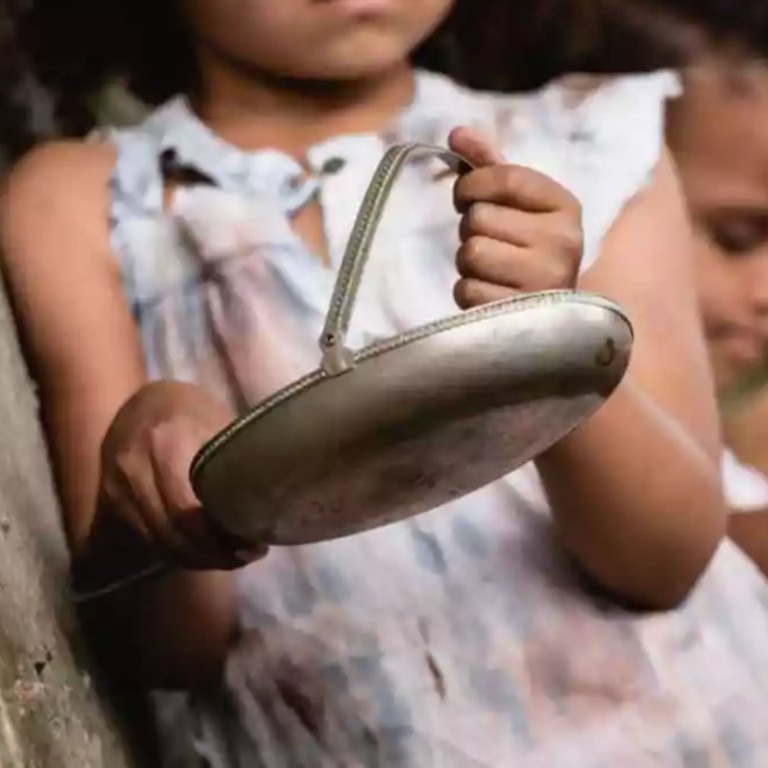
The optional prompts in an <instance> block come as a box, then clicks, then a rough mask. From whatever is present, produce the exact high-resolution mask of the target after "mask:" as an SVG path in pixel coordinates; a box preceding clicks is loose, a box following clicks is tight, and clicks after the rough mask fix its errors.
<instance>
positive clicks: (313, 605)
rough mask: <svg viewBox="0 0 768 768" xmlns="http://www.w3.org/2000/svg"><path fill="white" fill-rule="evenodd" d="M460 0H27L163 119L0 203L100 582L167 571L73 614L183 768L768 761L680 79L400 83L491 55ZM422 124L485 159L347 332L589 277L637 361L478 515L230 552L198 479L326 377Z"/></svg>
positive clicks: (398, 245) (26, 164)
mask: <svg viewBox="0 0 768 768" xmlns="http://www.w3.org/2000/svg"><path fill="white" fill-rule="evenodd" d="M469 5H473V6H474V8H475V9H476V8H477V4H476V3H467V5H466V6H464V5H462V4H461V3H459V4H458V6H457V7H456V8H452V4H451V3H450V2H449V1H448V0H282V1H281V2H279V3H276V2H269V1H268V0H181V1H180V2H178V3H170V2H162V3H157V2H156V0H153V2H151V3H150V2H139V0H125V2H122V1H119V0H112V2H110V3H103V2H100V1H99V2H95V3H93V4H91V2H90V1H89V0H81V2H80V3H78V4H71V5H70V4H67V5H66V6H64V4H62V3H61V2H60V0H55V2H51V3H50V4H48V3H42V4H40V5H39V7H38V11H39V18H38V21H39V22H41V23H42V24H43V25H44V26H45V27H46V28H47V29H48V30H51V31H55V34H54V38H56V39H58V40H59V41H60V43H61V41H65V42H72V41H76V42H77V45H78V54H80V55H81V56H82V58H81V59H80V61H83V62H85V63H87V64H88V66H89V70H88V71H89V72H90V74H89V75H88V79H85V78H84V77H81V76H80V73H79V71H78V68H77V66H76V65H75V64H72V63H71V62H72V61H77V60H73V59H68V58H62V59H59V62H58V65H59V66H61V67H62V68H63V69H62V70H61V71H56V70H55V68H53V67H48V68H46V69H43V70H42V74H43V76H44V77H46V78H47V79H48V80H49V81H50V82H53V83H54V84H58V85H59V86H61V87H62V92H65V94H66V95H69V96H72V95H73V94H76V93H78V92H79V93H85V92H86V91H89V90H92V89H93V88H95V87H97V86H99V85H100V84H101V82H102V81H103V80H104V79H105V78H107V77H108V76H109V77H112V76H115V75H119V76H120V77H122V78H123V79H124V82H126V83H127V84H128V85H129V86H130V87H131V88H132V89H133V90H134V91H136V92H137V93H138V95H139V96H141V97H142V98H145V99H148V100H151V101H154V102H159V101H162V100H165V99H170V101H167V102H166V103H165V104H164V106H161V107H160V108H159V109H158V110H157V111H156V112H155V113H154V114H153V115H152V116H151V117H149V119H148V120H147V121H146V122H145V123H143V124H142V125H140V126H139V127H137V128H136V129H134V130H124V131H115V132H112V133H111V134H110V135H108V136H107V137H105V138H104V140H103V141H101V142H98V141H96V142H90V143H79V142H62V143H56V144H51V145H48V146H44V147H41V148H39V149H38V150H36V151H35V152H34V153H33V154H31V155H30V156H28V157H27V158H26V159H25V160H24V161H23V162H22V163H21V164H20V165H19V166H18V168H17V169H16V170H15V172H14V174H13V177H12V178H11V180H10V183H9V185H8V190H7V193H6V196H5V204H4V222H5V226H4V242H5V266H6V271H7V275H8V278H9V280H10V285H11V288H12V292H13V296H14V300H15V304H16V308H17V311H18V315H19V319H20V323H21V327H22V331H23V335H24V338H25V340H26V343H27V345H28V349H29V354H30V359H31V361H32V364H33V366H34V371H35V374H36V377H37V380H38V382H39V385H40V391H41V396H42V403H43V409H44V416H45V422H46V426H47V429H48V433H49V437H50V444H51V450H52V454H53V458H54V462H55V466H56V470H57V475H58V481H59V487H60V491H61V498H62V501H63V504H64V509H65V520H66V524H67V530H68V533H69V539H70V544H71V548H72V553H73V557H74V570H75V578H76V583H77V586H78V587H79V588H80V589H81V590H83V591H86V592H97V593H98V590H99V587H101V586H103V585H104V584H106V583H111V582H113V581H114V580H115V579H120V578H122V577H125V576H126V575H129V574H134V573H142V572H145V571H147V567H148V566H152V565H153V564H154V563H156V562H159V561H164V562H166V563H168V564H171V565H172V566H173V568H172V569H171V570H169V571H164V572H162V573H161V574H159V575H158V574H155V575H154V576H153V577H147V578H145V579H134V580H125V579H123V586H122V589H119V590H117V591H110V592H108V593H106V594H102V595H100V596H99V597H96V598H94V599H93V600H91V601H89V602H88V603H87V604H86V614H87V619H88V621H89V623H90V625H91V626H92V627H93V628H94V632H95V633H96V635H97V637H98V640H99V642H100V643H101V646H102V648H103V649H104V651H105V652H107V653H108V654H109V656H110V657H111V660H112V663H113V665H114V666H115V667H117V668H120V669H122V670H124V671H125V672H126V673H127V674H126V680H131V681H133V680H136V679H137V678H138V677H139V676H141V677H142V678H143V679H144V680H145V681H146V684H147V685H148V686H149V687H150V688H153V689H155V691H156V694H155V701H156V704H157V711H158V722H159V726H160V730H161V733H162V737H163V747H164V753H165V758H164V759H165V764H166V765H171V766H176V765H182V766H187V765H212V766H216V767H217V768H219V767H222V768H231V767H232V766H246V765H247V766H265V767H267V768H278V767H283V766H285V767H286V768H287V767H288V766H291V768H294V767H298V766H303V767H304V768H317V767H318V766H350V767H351V766H366V768H368V767H370V766H379V767H380V768H389V767H392V768H394V767H395V766H398V767H403V766H409V767H411V766H413V767H414V768H415V767H416V766H418V767H419V768H421V767H422V766H438V765H439V766H450V767H451V768H469V766H489V768H490V767H491V766H493V767H494V768H495V767H496V766H511V765H516V766H525V767H526V768H530V767H532V766H545V767H546V768H561V767H564V766H578V768H609V767H610V768H614V767H615V766H617V765H621V766H638V767H641V766H651V765H653V766H658V765H665V766H673V765H680V766H683V765H696V766H701V765H707V764H709V765H713V766H739V767H740V768H742V767H743V766H750V765H751V766H763V765H765V763H766V760H768V712H766V710H765V707H764V702H765V696H766V693H768V649H766V648H765V644H764V642H762V638H764V637H765V636H766V632H768V621H766V619H765V617H764V615H763V612H762V611H759V610H756V609H755V606H756V605H757V604H758V601H759V600H762V599H765V598H766V593H765V588H764V586H763V584H762V582H761V581H760V580H759V579H758V578H757V576H756V574H755V573H754V572H753V571H752V570H751V569H750V567H749V565H748V564H747V563H746V561H745V560H743V559H742V558H741V557H740V555H739V554H738V553H737V552H736V551H735V550H733V549H732V548H730V547H729V546H727V545H721V539H722V535H723V531H724V514H723V507H722V501H721V498H720V494H719V489H718V481H717V466H716V463H717V456H718V452H719V442H718V434H717V417H716V413H715V408H714V399H713V396H712V385H711V381H710V379H709V376H708V368H707V363H706V357H705V353H704V347H703V343H702V339H701V337H700V335H699V326H698V321H697V314H696V303H695V295H694V290H693V275H692V265H691V262H690V259H689V257H688V255H689V250H690V239H689V232H688V229H687V223H686V219H685V215H684V209H683V205H682V203H681V198H680V194H679V189H678V185H677V182H676V177H675V172H674V170H673V168H672V165H671V163H670V161H669V159H668V157H667V155H666V153H665V152H664V151H663V146H662V145H663V143H662V139H661V133H662V115H663V104H664V101H665V99H666V98H667V96H669V95H671V94H673V93H674V92H675V91H676V89H677V84H676V81H675V79H674V78H673V77H671V76H670V75H667V74H655V75H650V76H643V77H636V78H628V79H619V80H615V81H606V82H597V81H592V80H586V81H584V80H577V81H573V82H570V83H569V84H557V85H554V86H551V87H549V88H547V89H545V90H544V91H542V92H540V93H537V94H534V95H532V96H529V97H524V98H523V97H506V96H501V95H494V94H490V93H480V92H474V91H471V90H467V89H466V88H463V87H461V86H460V85H458V84H457V83H456V82H454V81H452V80H450V79H448V78H447V77H445V76H443V75H438V74H434V73H433V74H430V73H428V72H427V71H424V70H423V69H420V68H418V67H416V68H414V66H413V64H412V62H413V61H415V60H417V61H422V62H424V61H429V62H431V63H432V64H433V65H438V66H440V67H442V68H444V69H445V68H448V67H449V65H450V62H451V60H450V59H449V58H448V57H447V56H448V54H449V53H450V52H451V50H453V51H455V50H459V51H461V50H462V48H463V49H464V50H465V52H466V53H468V54H469V55H477V54H478V53H479V51H480V49H478V47H477V46H476V45H474V44H473V43H474V42H475V41H473V40H472V39H466V38H462V35H463V34H466V33H461V32H459V31H458V27H456V26H454V21H455V18H456V17H454V16H452V13H455V12H459V11H461V12H466V10H467V8H468V6H469ZM487 5H488V8H489V9H491V8H492V7H493V4H491V3H488V4H487ZM484 7H485V6H484ZM475 13H476V10H475ZM115 15H117V16H115ZM107 21H111V22H112V24H113V25H112V26H110V27H109V28H107V27H102V26H100V25H101V24H102V23H106V22H107ZM107 29H109V30H112V31H115V30H117V33H118V34H119V35H120V36H121V39H120V40H119V41H115V40H114V39H108V32H107ZM70 32H71V34H70ZM78 35H79V36H78ZM451 37H453V41H454V42H455V43H456V45H457V46H458V48H457V47H456V46H453V47H451V46H450V45H446V44H447V43H450V41H451ZM43 42H45V38H44V39H43ZM43 50H44V51H46V52H47V51H49V50H51V46H43ZM161 56H162V59H161ZM65 62H70V63H69V64H65ZM96 65H98V66H96ZM67 67H69V68H70V69H69V70H68V69H67ZM73 68H74V69H73ZM65 85H66V89H65V88H63V86H65ZM63 106H66V100H65V102H64V104H63ZM69 113H70V114H73V112H72V110H69ZM467 125H469V127H466V126H467ZM457 126H465V127H460V128H457ZM401 141H426V142H431V143H442V142H449V143H450V145H451V146H452V148H453V149H455V150H457V151H459V152H462V153H464V154H465V155H466V156H467V158H468V159H470V160H471V161H473V163H474V164H476V165H477V170H475V171H473V172H471V173H468V174H466V175H465V176H464V177H463V178H461V179H460V180H458V181H457V182H455V184H454V183H452V182H451V180H450V179H449V178H446V177H445V175H444V174H442V173H439V172H437V169H435V167H434V166H432V165H430V164H426V165H417V166H413V167H411V168H410V169H409V171H408V173H407V174H406V177H405V179H404V180H403V182H402V184H401V185H400V187H399V188H398V190H397V193H396V199H395V200H394V201H393V204H392V210H393V213H392V215H391V217H390V221H389V224H388V225H387V226H386V227H385V230H384V232H382V237H381V238H380V240H379V242H380V245H382V246H384V247H381V248H380V249H379V251H378V253H377V254H375V255H374V258H373V264H372V268H371V270H370V272H369V273H368V275H367V277H366V285H365V287H364V289H363V290H364V301H363V307H362V311H361V312H360V313H359V315H358V316H357V317H356V318H355V327H354V328H353V338H352V340H351V341H352V343H355V344H362V343H364V342H365V341H366V340H368V339H371V338H375V337H380V336H384V335H388V334H390V333H392V332H394V331H395V330H396V329H401V328H404V327H408V326H410V325H413V324H416V323H419V322H424V321H426V320H427V319H431V318H435V317H439V316H441V315H445V314H448V313H450V312H452V311H454V304H453V298H455V300H456V302H457V303H458V304H459V305H460V306H462V307H469V306H474V305H477V304H482V303H484V302H488V301H492V300H494V299H498V298H501V297H504V296H509V295H512V294H515V293H519V292H525V291H532V290H540V289H544V288H556V287H573V286H575V285H578V286H580V287H583V288H585V289H592V290H596V291H601V292H603V293H605V294H608V295H609V296H611V297H613V298H615V299H616V300H618V301H619V302H621V303H622V304H623V305H624V306H625V307H626V308H627V309H628V311H629V312H630V313H631V314H632V317H633V319H634V323H635V328H636V334H637V338H636V352H635V355H634V358H633V362H632V366H631V370H630V372H629V375H628V377H627V379H626V381H625V383H624V384H623V385H622V386H621V388H620V389H619V391H618V392H617V393H616V395H615V396H614V397H613V399H612V400H611V401H610V403H609V404H608V405H607V406H606V407H605V408H604V409H603V410H602V411H601V412H600V413H599V414H598V415H597V416H595V417H594V418H593V419H592V420H591V421H590V422H589V423H588V424H587V425H585V426H584V427H583V428H582V429H580V430H578V431H577V432H575V433H574V434H572V435H571V436H569V437H568V438H567V439H565V440H563V441H562V442H561V443H560V444H559V445H557V446H556V447H555V448H553V449H552V450H550V451H549V452H548V453H547V454H546V455H544V456H542V457H541V458H540V459H539V460H538V461H536V462H535V464H531V465H530V466H528V467H526V468H525V469H524V470H523V471H521V472H519V473H516V474H515V475H514V476H512V477H510V478H508V479H505V480H503V481H501V482H498V483H496V484H494V485H493V486H491V487H489V488H487V489H484V490H482V491H480V492H478V493H476V494H474V495H473V496H471V497H469V498H466V499H462V500H459V501H457V502H455V503H453V504H451V505H449V506H448V507H446V508H444V509H440V510H436V511H434V512H433V513H430V514H427V515H424V516H422V517H421V518H418V519H416V520H413V521H410V522H407V523H402V524H399V525H394V526H390V527H388V528H384V529H381V530H378V531H373V532H371V533H366V534H363V535H360V536H356V537H351V538H348V539H344V540H341V541H335V542H331V543H327V544H320V545H315V546H311V547H302V548H295V549H284V550H275V551H272V552H270V553H265V552H263V551H258V549H257V551H250V552H233V551H230V550H229V549H228V548H227V547H225V546H224V545H223V543H222V542H220V541H219V540H218V539H217V538H216V536H214V535H213V534H212V532H211V531H209V530H207V529H206V526H205V524H204V522H203V518H202V516H201V515H200V510H199V504H198V502H197V500H196V499H195V498H194V495H193V493H192V490H191V488H190V486H189V481H188V479H187V469H188V465H189V462H190V459H191V458H192V456H193V454H194V453H195V451H196V450H197V449H198V448H199V447H200V445H201V443H202V442H203V441H204V440H205V439H206V438H207V437H209V436H210V435H211V434H212V433H213V431H214V430H216V429H217V428H219V427H221V426H222V425H224V424H225V423H226V422H227V421H228V420H229V419H231V418H232V417H233V415H234V412H235V410H237V409H241V408H244V407H245V406H246V405H247V404H249V403H252V402H255V401H257V400H260V399H261V398H263V397H264V396H266V395H267V394H269V393H270V392H272V391H274V390H275V389H276V388H278V387H279V386H281V385H282V384H284V383H287V382H288V381H290V380H291V379H293V378H294V377H295V376H297V375H299V374H300V373H302V372H303V371H306V370H308V369H310V368H311V367H313V366H314V365H315V364H316V360H317V354H316V351H315V347H314V344H315V341H314V340H315V339H316V338H317V336H318V333H319V330H320V324H321V320H322V315H323V312H324V310H325V308H326V305H327V302H328V298H329V291H330V287H331V285H332V282H333V274H334V270H335V269H336V266H337V265H338V260H339V257H340V254H341V249H342V248H343V245H344V242H345V239H346V237H347V235H348V233H349V230H350V227H351V221H352V217H353V214H354V210H355V208H356V205H357V203H358V201H359V200H360V197H361V195H362V192H363V190H364V188H365V185H366V183H367V181H368V179H369V176H370V173H371V172H372V170H373V168H374V166H375V165H376V163H377V161H378V159H379V157H380V155H381V153H382V151H383V150H384V148H385V147H386V146H387V145H389V144H391V143H393V142H401ZM627 147H631V152H628V151H627ZM451 196H453V199H454V201H455V204H456V208H457V209H458V211H459V212H460V213H461V217H460V224H459V226H458V236H457V220H458V217H455V216H454V215H453V214H452V212H451V210H450V208H451V206H450V202H451ZM577 200H578V202H577ZM581 222H583V234H582V230H581ZM713 556H714V562H713V564H712V567H711V569H709V570H708V571H707V565H708V564H709V563H710V561H711V560H712V558H713ZM705 571H707V572H706V573H705ZM698 582H700V583H699V585H698V586H696V585H697V583H698ZM683 603H685V605H683ZM620 606H624V607H620ZM629 606H632V607H633V608H634V609H637V610H629ZM680 606H682V607H680ZM678 608H679V610H673V609H678ZM639 609H645V610H646V611H651V612H655V613H645V614H643V613H640V612H639ZM757 639H760V642H757ZM160 691H164V692H160Z"/></svg>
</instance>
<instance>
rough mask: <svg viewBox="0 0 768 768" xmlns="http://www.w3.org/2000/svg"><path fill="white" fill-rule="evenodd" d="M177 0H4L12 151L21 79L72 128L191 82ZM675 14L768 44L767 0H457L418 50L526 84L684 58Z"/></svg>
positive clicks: (491, 80)
mask: <svg viewBox="0 0 768 768" xmlns="http://www.w3.org/2000/svg"><path fill="white" fill-rule="evenodd" d="M176 4H177V0H0V49H2V50H3V53H4V58H3V61H2V63H1V64H0V109H2V118H1V119H0V142H2V143H4V144H5V145H6V146H8V147H9V148H10V151H11V152H12V153H17V152H18V151H20V150H22V149H23V148H24V147H25V146H26V145H27V144H28V143H29V142H30V140H31V139H32V138H34V134H35V130H36V129H34V127H33V126H32V123H33V121H32V119H31V112H30V107H29V104H28V103H27V104H25V103H24V99H23V98H22V99H20V98H19V96H18V89H14V88H12V87H11V84H14V83H19V82H22V81H24V80H30V79H35V80H37V81H39V82H41V83H43V84H44V85H45V86H46V88H47V90H48V92H49V93H50V95H51V100H52V102H53V104H54V113H55V116H56V118H57V125H58V130H59V131H60V132H61V133H64V134H69V135H82V134H83V133H85V132H86V131H88V130H89V129H90V128H91V127H92V126H93V124H94V122H95V120H96V116H95V113H94V107H93V104H94V96H95V95H97V94H98V93H100V91H101V90H102V89H103V87H104V86H105V85H106V84H108V83H110V82H112V81H115V80H119V81H120V82H122V83H123V84H124V85H125V86H127V87H128V89H129V90H130V91H132V92H133V93H134V94H135V95H136V96H138V97H139V98H140V99H142V100H143V101H145V102H147V103H148V104H150V105H153V104H158V103H160V102H162V101H164V100H165V99H166V98H168V97H169V96H171V95H172V94H175V93H178V92H180V91H188V90H189V89H190V88H193V86H194V75H195V64H194V58H193V56H192V51H191V48H190V45H189V41H188V38H187V35H186V33H185V30H184V28H183V24H182V21H181V18H180V15H179V13H178V10H177V5H176ZM480 9H482V10H481V11H480ZM675 18H681V19H687V20H689V21H692V22H694V23H696V24H700V25H702V26H703V27H705V28H707V29H709V30H710V31H711V32H712V34H713V36H715V37H717V38H718V39H720V40H723V39H726V38H728V39H736V38H738V39H744V40H747V41H749V43H750V44H752V45H753V46H761V47H760V50H762V51H765V52H766V54H768V3H764V0H456V3H455V7H454V10H453V12H452V14H451V15H450V17H449V19H448V20H447V21H446V23H445V24H444V25H443V27H442V28H441V29H440V30H438V32H437V33H436V34H435V35H434V36H433V37H432V38H431V39H430V40H429V41H428V42H427V43H426V44H425V45H424V46H423V48H422V49H421V50H420V51H418V52H417V53H416V54H415V59H416V62H417V63H418V64H420V65H422V66H425V67H427V68H429V69H433V70H436V71H439V72H443V73H446V74H448V75H450V76H452V77H454V78H455V79H457V80H459V81H462V82H464V83H467V84H469V85H472V86H474V87H479V88H484V89H493V90H502V91H512V90H525V89H528V88H532V87H535V86H537V85H539V84H541V83H543V82H545V81H546V80H548V79H551V78H552V77H554V76H557V75H559V74H561V73H563V72H566V71H571V70H574V69H579V70H587V71H590V70H595V71H627V70H643V69H651V68H654V67H656V66H667V65H673V64H676V63H679V62H680V61H681V49H680V48H679V46H677V42H678V39H677V35H676V32H675V30H676V29H677V25H676V24H675V25H673V24H672V21H671V20H672V19H675ZM6 38H7V39H6ZM6 52H9V53H8V54H6ZM37 131H38V135H39V133H40V131H39V129H37Z"/></svg>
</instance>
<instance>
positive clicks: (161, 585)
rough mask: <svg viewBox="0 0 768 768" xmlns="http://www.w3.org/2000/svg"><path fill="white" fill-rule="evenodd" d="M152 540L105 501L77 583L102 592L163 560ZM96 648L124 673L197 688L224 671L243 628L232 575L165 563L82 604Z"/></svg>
mask: <svg viewBox="0 0 768 768" xmlns="http://www.w3.org/2000/svg"><path fill="white" fill-rule="evenodd" d="M158 562H159V561H158V560H157V558H156V556H155V554H154V553H153V552H152V551H151V549H150V548H149V546H148V545H147V544H146V543H144V542H143V541H142V539H141V538H140V537H139V536H138V535H137V534H136V533H135V532H134V531H133V530H131V529H130V528H129V527H128V526H126V525H124V524H123V523H122V522H121V521H120V520H119V518H117V517H116V516H115V515H113V514H110V513H109V512H108V511H107V510H105V509H104V508H103V507H102V509H100V511H99V513H98V514H97V516H96V520H95V523H94V526H93V528H92V531H91V536H90V537H89V539H88V541H87V542H86V544H85V545H84V546H83V548H82V549H81V550H80V551H79V552H76V553H75V554H74V558H73V581H74V584H75V588H76V589H77V590H79V591H81V592H90V591H93V590H98V589H100V588H102V587H104V586H105V585H109V584H113V583H115V582H117V581H120V580H123V579H124V578H125V577H127V576H130V575H132V574H135V573H140V572H142V571H145V570H147V569H149V568H151V567H152V566H153V565H156V564H158ZM79 607H80V614H81V617H82V619H83V621H84V624H85V627H86V630H87V633H88V635H89V638H90V639H91V641H92V643H93V645H94V648H95V651H96V653H97V654H98V655H99V656H100V657H101V658H102V660H103V662H104V663H105V664H107V665H108V666H109V667H110V668H111V669H112V670H114V671H115V672H116V673H118V674H121V675H125V676H127V677H128V678H130V679H131V680H132V681H135V680H136V679H137V678H142V679H143V681H144V682H145V684H146V685H147V686H150V687H170V688H191V687H195V686H197V685H202V684H205V683H206V682H207V681H208V680H210V679H212V678H213V677H214V676H215V675H216V673H217V672H218V671H219V670H220V669H221V665H222V664H223V662H224V659H225V656H226V652H227V648H228V647H229V644H230V641H231V639H232V636H233V633H234V632H235V629H236V626H235V615H236V613H235V607H234V594H233V583H232V574H231V573H222V572H214V571H205V572H203V571H184V570H178V569H171V568H168V569H164V570H162V571H160V572H159V573H156V574H154V575H151V576H148V577H146V578H142V579H139V580H137V581H135V582H133V583H129V584H126V585H125V586H123V587H122V588H120V589H117V590H115V591H114V592H111V593H109V594H105V595H103V596H100V597H96V598H94V599H91V600H87V601H85V602H82V603H81V604H80V606H79Z"/></svg>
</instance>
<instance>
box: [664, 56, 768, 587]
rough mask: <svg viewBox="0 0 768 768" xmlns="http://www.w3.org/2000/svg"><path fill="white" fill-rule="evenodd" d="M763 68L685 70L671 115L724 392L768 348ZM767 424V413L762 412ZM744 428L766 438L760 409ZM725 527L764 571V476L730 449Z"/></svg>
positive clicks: (767, 542)
mask: <svg viewBox="0 0 768 768" xmlns="http://www.w3.org/2000/svg"><path fill="white" fill-rule="evenodd" d="M764 114H768V68H766V66H765V65H764V64H763V63H762V62H761V61H760V60H758V59H757V58H755V57H753V56H751V55H750V56H747V57H738V58H736V59H734V58H731V57H722V56H713V57H710V59H709V60H708V61H705V62H702V64H701V65H700V66H699V67H697V68H695V69H691V71H690V73H689V74H688V76H687V78H686V94H685V97H684V98H683V99H681V100H679V101H678V102H676V103H675V104H674V105H673V107H672V108H671V109H670V113H669V131H668V135H669V139H670V144H671V146H672V148H673V149H674V151H675V154H676V157H677V158H678V161H679V166H680V173H681V179H682V183H683V190H684V192H685V195H686V198H687V200H688V204H689V206H690V210H691V214H692V218H693V222H694V225H695V230H694V231H695V234H696V250H695V254H696V264H697V277H698V287H699V296H700V306H701V311H702V316H703V318H704V329H705V332H706V335H707V341H708V346H709V349H710V355H711V357H712V362H713V369H714V371H715V376H716V381H717V385H718V387H719V389H720V390H721V391H723V392H724V393H725V392H728V391H729V390H731V389H733V387H734V385H735V384H737V383H738V382H739V380H740V379H743V377H744V376H745V375H746V374H749V373H750V371H751V370H754V369H755V368H756V367H759V365H760V364H761V363H762V362H763V361H764V360H765V354H766V350H768V187H766V184H765V181H764V179H765V170H766V167H768V132H767V131H766V130H765V121H764V120H763V119H762V117H763V116H764ZM763 421H764V418H763ZM749 432H750V433H751V434H752V435H753V436H758V435H761V436H762V435H764V428H763V427H762V426H761V423H760V419H759V414H758V420H757V421H755V420H752V422H751V423H750V425H749ZM724 470H725V475H724V479H725V488H726V491H728V489H729V487H730V488H731V489H732V495H733V500H732V506H734V507H735V508H736V509H735V511H734V514H733V515H732V516H731V517H730V519H729V533H730V535H731V536H732V538H733V539H734V540H735V541H737V542H738V544H739V545H740V546H741V547H742V548H743V549H744V550H745V551H747V552H748V553H749V554H750V556H751V557H752V558H753V559H754V561H755V562H756V563H758V564H759V565H760V567H761V568H762V569H763V571H764V572H765V573H767V574H768V481H766V479H765V478H764V477H763V476H762V475H760V474H759V473H757V472H756V471H754V470H751V469H750V468H747V467H741V466H740V465H739V464H738V463H737V462H736V459H735V457H733V456H732V455H731V454H728V455H727V456H726V459H725V463H724Z"/></svg>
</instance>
